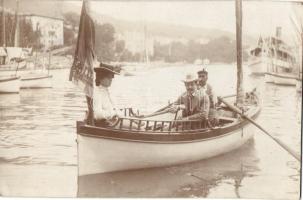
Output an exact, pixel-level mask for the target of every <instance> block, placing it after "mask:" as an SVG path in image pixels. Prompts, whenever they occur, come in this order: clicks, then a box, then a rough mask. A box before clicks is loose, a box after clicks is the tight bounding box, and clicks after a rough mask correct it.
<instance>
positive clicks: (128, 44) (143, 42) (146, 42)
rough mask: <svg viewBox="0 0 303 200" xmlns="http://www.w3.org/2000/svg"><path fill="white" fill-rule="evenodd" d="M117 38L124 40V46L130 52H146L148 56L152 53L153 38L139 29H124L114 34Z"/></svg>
mask: <svg viewBox="0 0 303 200" xmlns="http://www.w3.org/2000/svg"><path fill="white" fill-rule="evenodd" d="M116 37H117V39H122V40H124V41H125V48H126V49H128V50H129V51H131V52H132V53H142V52H144V51H147V52H148V55H149V56H153V55H154V40H153V38H151V37H150V36H146V35H144V33H141V32H139V31H125V32H123V33H121V34H118V35H116Z"/></svg>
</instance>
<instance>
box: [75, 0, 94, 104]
mask: <svg viewBox="0 0 303 200" xmlns="http://www.w3.org/2000/svg"><path fill="white" fill-rule="evenodd" d="M87 4H88V2H87V1H86V0H84V1H83V4H82V11H81V17H80V25H79V32H78V41H77V46H76V51H75V55H74V62H73V65H72V67H71V70H70V76H69V80H70V81H73V82H74V83H75V84H76V85H78V86H80V87H81V88H82V89H83V90H84V92H85V94H86V96H87V97H89V98H92V97H93V85H94V83H93V82H94V69H93V63H94V59H95V27H94V23H93V20H92V19H91V17H90V16H89V13H88V8H87V6H88V5H87Z"/></svg>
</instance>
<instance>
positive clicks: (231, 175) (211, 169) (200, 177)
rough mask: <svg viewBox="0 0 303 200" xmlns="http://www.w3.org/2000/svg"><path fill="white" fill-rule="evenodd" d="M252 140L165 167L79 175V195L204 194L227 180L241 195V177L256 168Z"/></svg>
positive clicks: (251, 173)
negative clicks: (218, 153)
mask: <svg viewBox="0 0 303 200" xmlns="http://www.w3.org/2000/svg"><path fill="white" fill-rule="evenodd" d="M257 165H258V160H257V159H256V155H255V148H254V140H250V141H249V142H248V143H247V144H245V145H244V146H242V147H241V148H240V149H238V150H235V151H232V152H230V153H227V154H225V155H222V156H218V157H215V158H211V159H207V160H203V161H199V162H194V163H189V164H184V165H179V166H173V167H166V168H153V169H142V170H132V171H122V172H112V173H102V174H93V175H86V176H80V177H78V187H79V188H78V196H79V197H207V196H208V194H209V192H210V190H211V189H212V188H215V187H217V186H218V185H220V184H221V183H222V182H224V181H226V180H232V181H233V182H234V183H233V184H232V185H230V187H233V188H234V192H235V196H238V197H240V196H241V195H240V191H239V188H240V187H241V182H242V179H244V178H245V177H251V176H254V174H255V173H256V171H258V170H259V169H258V166H257Z"/></svg>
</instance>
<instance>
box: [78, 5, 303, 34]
mask: <svg viewBox="0 0 303 200" xmlns="http://www.w3.org/2000/svg"><path fill="white" fill-rule="evenodd" d="M74 4H77V5H78V6H80V5H81V2H79V1H78V2H74ZM242 4H243V33H244V34H249V35H251V36H255V37H256V36H259V35H264V36H268V35H274V34H275V28H276V26H281V27H282V36H283V35H284V37H286V39H289V38H288V37H289V36H291V35H294V34H295V30H294V26H293V23H292V22H291V20H290V16H293V15H294V14H293V12H294V10H293V7H294V6H295V5H297V6H299V5H298V4H295V3H291V2H278V1H243V3H242ZM90 7H91V9H92V10H93V11H95V12H98V13H100V14H106V15H109V16H112V17H114V18H117V19H124V20H131V21H152V22H162V23H170V24H181V25H189V26H194V27H204V28H215V29H221V30H225V31H229V32H233V33H234V32H235V3H234V1H186V2H185V1H91V6H90ZM301 10H303V6H302V9H301Z"/></svg>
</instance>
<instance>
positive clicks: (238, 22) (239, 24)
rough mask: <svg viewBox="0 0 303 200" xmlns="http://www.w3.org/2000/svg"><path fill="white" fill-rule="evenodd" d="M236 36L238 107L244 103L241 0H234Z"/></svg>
mask: <svg viewBox="0 0 303 200" xmlns="http://www.w3.org/2000/svg"><path fill="white" fill-rule="evenodd" d="M235 3H236V37H237V99H236V104H237V106H239V107H242V106H243V103H244V91H243V68H242V0H236V2H235Z"/></svg>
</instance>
